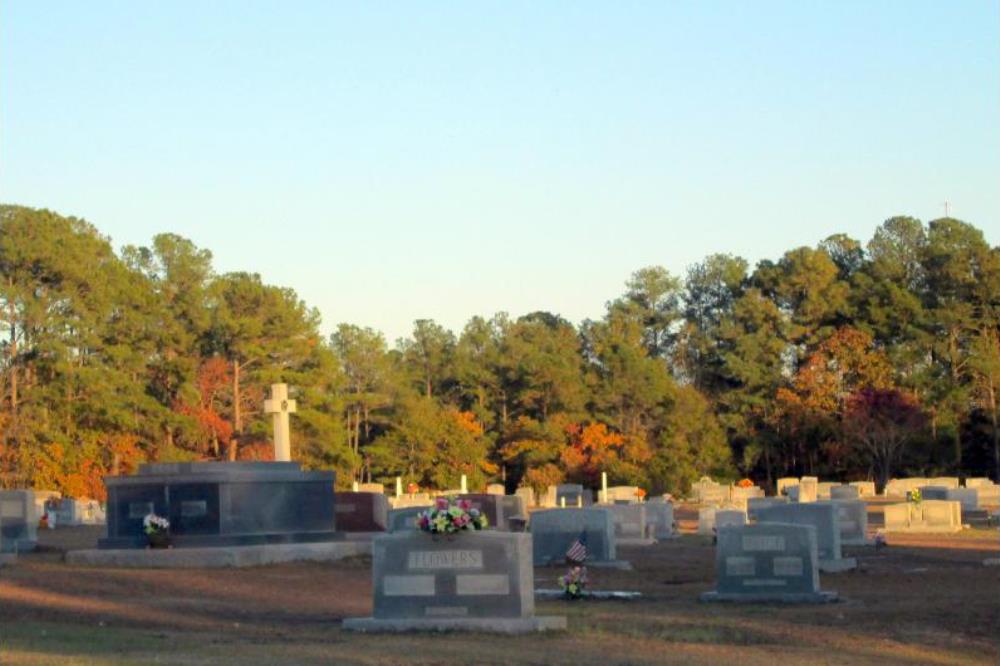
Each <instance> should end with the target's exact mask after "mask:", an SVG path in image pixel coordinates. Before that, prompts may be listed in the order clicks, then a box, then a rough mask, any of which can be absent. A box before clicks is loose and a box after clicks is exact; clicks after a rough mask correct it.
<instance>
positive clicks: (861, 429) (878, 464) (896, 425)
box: [843, 387, 926, 488]
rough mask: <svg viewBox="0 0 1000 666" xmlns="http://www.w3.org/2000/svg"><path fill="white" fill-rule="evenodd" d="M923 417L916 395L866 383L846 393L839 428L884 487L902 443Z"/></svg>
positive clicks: (918, 425)
mask: <svg viewBox="0 0 1000 666" xmlns="http://www.w3.org/2000/svg"><path fill="white" fill-rule="evenodd" d="M925 421H926V417H925V415H924V413H923V411H922V410H921V409H920V405H919V404H918V403H917V401H916V399H915V398H914V397H913V396H912V395H910V394H907V393H904V392H903V391H900V390H898V389H891V388H889V389H885V388H883V389H880V388H873V387H867V388H862V389H858V390H857V391H854V392H853V393H851V395H850V396H848V398H847V401H846V408H845V411H844V416H843V430H844V433H845V434H846V436H847V438H848V440H849V441H850V442H852V443H853V444H855V445H856V446H857V447H858V448H859V449H860V450H861V451H862V452H863V453H864V455H865V456H866V457H867V458H868V459H869V460H870V461H871V464H872V466H873V467H874V469H875V471H876V473H877V475H878V480H879V486H880V488H884V487H885V484H886V483H887V482H888V481H889V478H890V476H891V475H892V470H893V468H894V466H895V465H896V463H897V462H898V461H899V459H900V456H901V454H902V453H903V451H904V448H905V446H906V444H907V443H908V442H909V441H910V440H911V439H912V438H913V436H914V435H915V434H916V433H917V432H918V431H919V430H920V429H921V428H922V427H923V425H924V423H925Z"/></svg>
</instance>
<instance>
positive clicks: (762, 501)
mask: <svg viewBox="0 0 1000 666" xmlns="http://www.w3.org/2000/svg"><path fill="white" fill-rule="evenodd" d="M778 504H788V498H787V497H751V498H750V499H748V500H747V518H748V519H749V520H751V521H756V520H757V512H758V511H760V510H761V509H763V508H764V507H767V506H776V505H778Z"/></svg>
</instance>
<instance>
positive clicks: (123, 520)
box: [98, 462, 338, 548]
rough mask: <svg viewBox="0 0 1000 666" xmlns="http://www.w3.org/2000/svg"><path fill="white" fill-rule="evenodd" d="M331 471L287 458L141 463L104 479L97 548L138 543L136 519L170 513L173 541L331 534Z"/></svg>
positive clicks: (222, 542) (260, 540)
mask: <svg viewBox="0 0 1000 666" xmlns="http://www.w3.org/2000/svg"><path fill="white" fill-rule="evenodd" d="M334 478H335V475H334V473H333V472H304V471H302V469H301V467H300V465H299V464H298V463H295V462H232V463H228V462H202V463H152V464H146V465H142V466H141V467H140V468H139V472H138V474H135V475H134V476H113V477H107V478H106V479H105V480H104V483H105V485H106V486H107V489H108V504H107V507H108V509H107V519H108V536H107V538H106V539H101V540H100V542H99V543H98V545H99V547H100V548H143V547H145V545H146V537H145V535H144V533H143V525H142V519H143V518H144V517H145V516H146V515H147V514H149V513H150V512H152V513H155V514H157V515H159V516H165V517H166V518H168V519H169V520H170V536H171V541H172V544H173V545H174V546H175V547H178V548H184V547H206V546H249V545H256V544H280V543H303V542H317V541H336V540H338V537H337V535H336V533H335V522H334V521H335V513H334V498H333V483H334Z"/></svg>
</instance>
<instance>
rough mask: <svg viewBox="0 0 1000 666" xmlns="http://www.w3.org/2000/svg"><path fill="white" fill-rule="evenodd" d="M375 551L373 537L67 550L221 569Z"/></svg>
mask: <svg viewBox="0 0 1000 666" xmlns="http://www.w3.org/2000/svg"><path fill="white" fill-rule="evenodd" d="M371 554H372V544H371V541H367V542H366V541H354V540H351V541H334V542H324V543H289V544H278V545H264V546H241V547H236V548H167V549H153V548H149V549H144V550H139V549H135V548H126V549H100V550H72V551H70V552H68V553H66V562H67V563H69V564H79V565H84V566H96V567H121V568H136V569H203V568H204V569H217V568H222V567H255V566H261V565H264V564H278V563H281V562H297V561H310V562H334V561H336V560H342V559H344V558H347V557H356V556H360V555H371Z"/></svg>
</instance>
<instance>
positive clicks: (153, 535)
mask: <svg viewBox="0 0 1000 666" xmlns="http://www.w3.org/2000/svg"><path fill="white" fill-rule="evenodd" d="M142 531H143V532H145V533H146V539H147V540H148V541H149V546H150V548H167V547H169V546H170V521H169V520H167V519H166V518H164V517H162V516H158V515H156V514H155V513H150V514H146V517H145V518H143V519H142Z"/></svg>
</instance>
